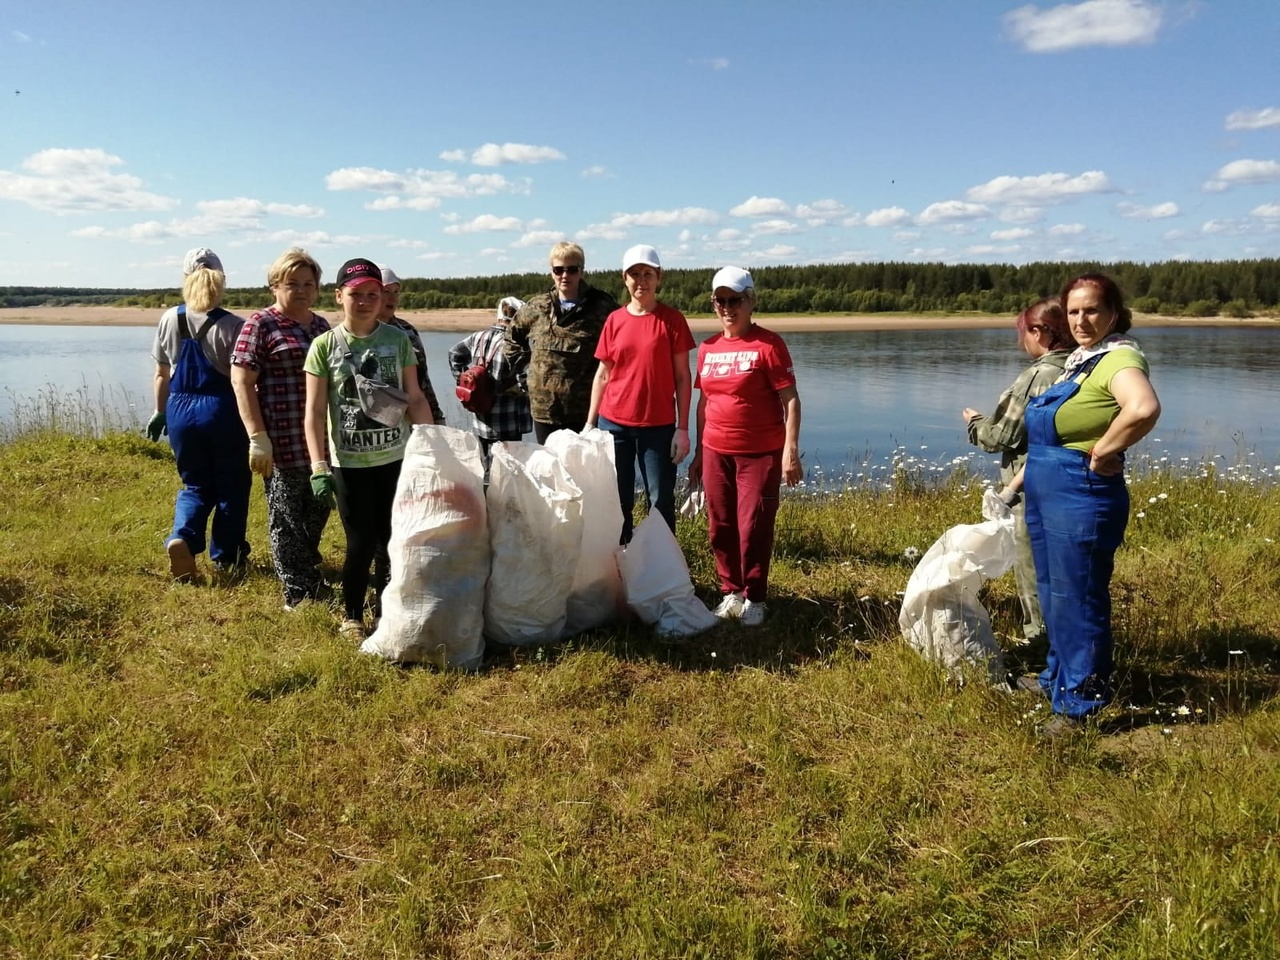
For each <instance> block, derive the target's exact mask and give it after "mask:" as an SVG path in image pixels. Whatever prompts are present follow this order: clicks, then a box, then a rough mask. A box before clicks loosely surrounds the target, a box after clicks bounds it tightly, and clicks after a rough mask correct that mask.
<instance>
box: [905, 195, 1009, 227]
mask: <svg viewBox="0 0 1280 960" xmlns="http://www.w3.org/2000/svg"><path fill="white" fill-rule="evenodd" d="M990 212H991V211H990V210H989V209H988V208H987V207H986V206H985V205H983V204H981V203H965V202H964V201H963V200H943V201H941V202H939V203H931V204H929V206H927V207H925V208H924V209H923V210H922V211H921V212H920V215H919V216H918V217H916V223H919V224H924V225H928V224H932V223H946V222H948V221H952V220H975V219H977V218H978V217H985V216H986V215H987V214H988V213H990Z"/></svg>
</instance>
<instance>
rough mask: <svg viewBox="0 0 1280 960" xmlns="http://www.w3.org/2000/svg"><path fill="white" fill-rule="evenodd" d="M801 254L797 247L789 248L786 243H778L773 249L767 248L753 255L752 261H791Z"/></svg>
mask: <svg viewBox="0 0 1280 960" xmlns="http://www.w3.org/2000/svg"><path fill="white" fill-rule="evenodd" d="M799 252H800V251H799V249H797V248H796V247H792V246H788V245H787V244H785V243H777V244H774V245H773V246H772V247H766V248H765V249H763V250H761V251H759V252H758V253H756V254H753V255H752V257H751V259H752V260H790V259H791V258H792V257H794V256H795V255H796V254H797V253H799Z"/></svg>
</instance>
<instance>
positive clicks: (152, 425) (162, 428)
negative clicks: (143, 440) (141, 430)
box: [147, 410, 169, 443]
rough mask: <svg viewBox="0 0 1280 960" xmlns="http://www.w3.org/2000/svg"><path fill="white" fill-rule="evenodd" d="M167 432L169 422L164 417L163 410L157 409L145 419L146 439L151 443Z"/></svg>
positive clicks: (157, 441)
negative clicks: (148, 418) (149, 417)
mask: <svg viewBox="0 0 1280 960" xmlns="http://www.w3.org/2000/svg"><path fill="white" fill-rule="evenodd" d="M168 432H169V424H168V422H167V420H166V418H165V415H164V411H163V410H157V411H156V412H155V413H153V414H152V415H151V419H150V420H148V421H147V439H148V440H150V441H151V442H152V443H159V442H160V437H161V436H162V435H163V434H166V433H168Z"/></svg>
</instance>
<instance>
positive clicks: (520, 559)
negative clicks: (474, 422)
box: [484, 441, 617, 647]
mask: <svg viewBox="0 0 1280 960" xmlns="http://www.w3.org/2000/svg"><path fill="white" fill-rule="evenodd" d="M491 453H492V457H493V459H492V462H491V463H490V465H489V491H488V495H487V496H488V501H489V542H490V545H491V547H492V550H493V566H492V567H491V568H490V571H489V585H488V588H487V589H486V591H485V600H484V633H485V636H486V637H488V638H489V639H490V640H496V641H498V642H499V643H506V644H512V645H514V646H521V647H527V646H537V645H541V644H546V643H554V642H555V641H556V640H559V639H560V637H561V635H562V634H563V632H564V624H565V617H566V607H567V604H568V600H569V591H570V589H571V588H572V587H573V573H574V570H576V569H577V566H578V549H579V544H580V543H581V541H582V491H581V490H579V489H578V486H577V484H575V483H574V482H573V480H571V479H570V478H569V473H568V471H567V470H565V468H564V465H563V464H562V463H561V462H560V460H559V459H558V458H557V457H556V455H555V454H554V453H552V452H551V451H550V450H547V449H546V448H545V447H542V446H539V445H538V444H536V443H523V442H521V441H514V442H505V443H495V444H494V445H493V447H492V450H491ZM614 499H615V500H617V493H616V492H615V493H614Z"/></svg>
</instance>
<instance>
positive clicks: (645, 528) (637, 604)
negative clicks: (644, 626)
mask: <svg viewBox="0 0 1280 960" xmlns="http://www.w3.org/2000/svg"><path fill="white" fill-rule="evenodd" d="M618 569H619V570H620V571H621V572H622V583H623V587H624V588H625V590H626V597H627V606H629V607H630V608H631V609H632V610H633V611H634V612H635V614H636V616H637V617H639V618H640V619H641V620H643V621H644V622H645V623H651V624H653V625H654V626H655V627H656V628H657V630H658V632H659V633H667V634H674V635H676V636H682V637H687V636H692V635H693V634H695V633H701V632H702V631H703V630H708V629H710V628H711V627H714V626H715V625H716V624H717V623H719V622H720V621H719V620H718V619H717V618H716V615H715V614H714V613H712V612H711V611H710V610H708V609H707V607H706V605H705V604H704V603H703V602H702V601H701V600H699V599H698V598H697V596H696V595H695V594H694V592H693V581H692V580H690V579H689V566H688V564H686V563H685V560H684V553H683V552H681V550H680V544H679V543H677V542H676V536H675V534H674V533H672V532H671V528H670V527H668V526H667V521H666V520H664V519H663V518H662V515H661V514H660V513H658V512H657V511H656V510H651V511H649V515H648V516H647V517H645V518H644V520H643V521H641V523H640V526H638V527H636V530H635V535H634V536H632V538H631V542H630V543H629V544H627V546H626V548H625V549H621V550H619V551H618Z"/></svg>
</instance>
